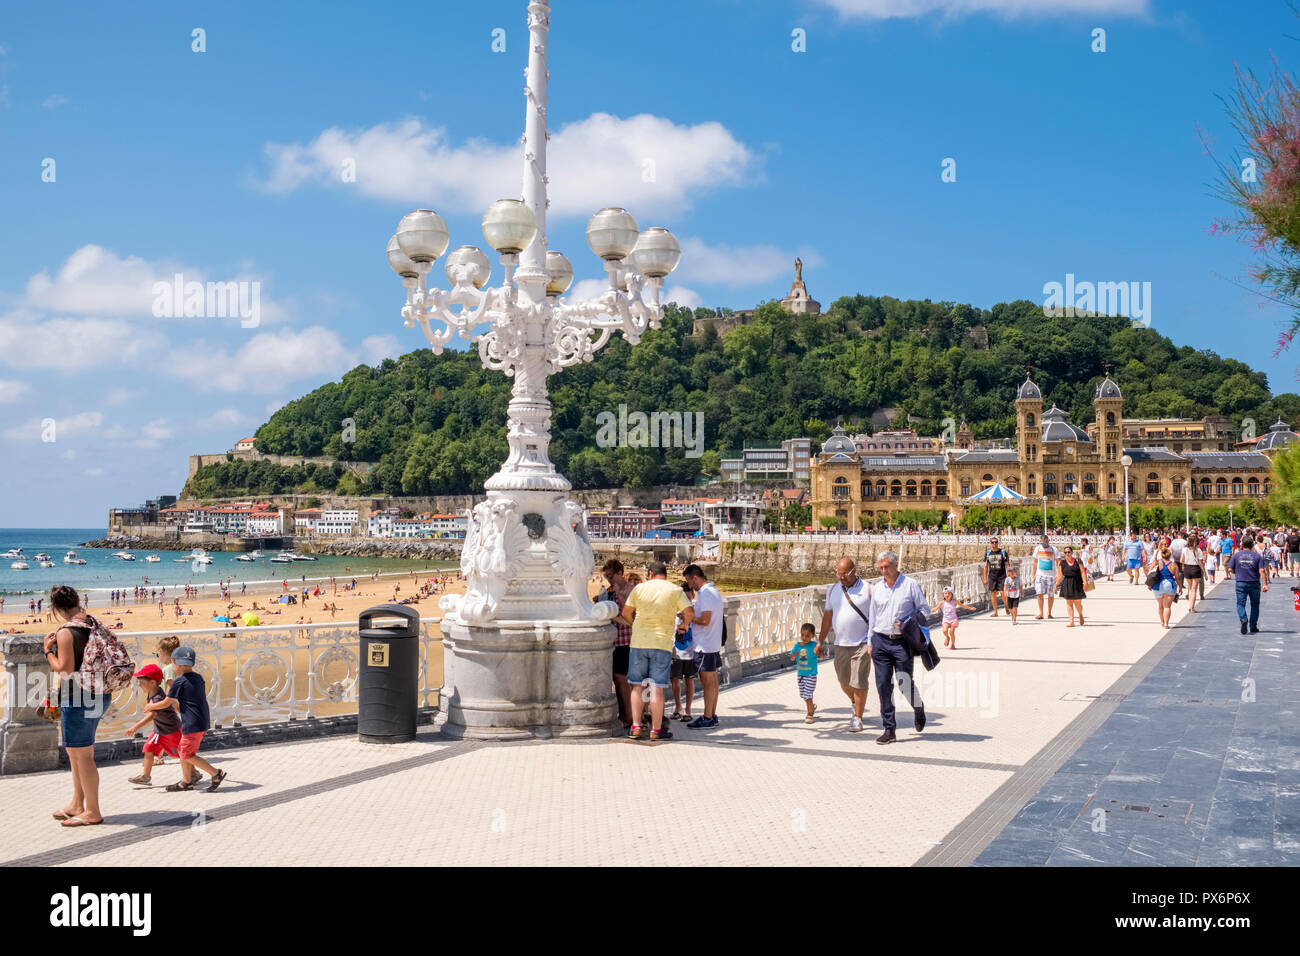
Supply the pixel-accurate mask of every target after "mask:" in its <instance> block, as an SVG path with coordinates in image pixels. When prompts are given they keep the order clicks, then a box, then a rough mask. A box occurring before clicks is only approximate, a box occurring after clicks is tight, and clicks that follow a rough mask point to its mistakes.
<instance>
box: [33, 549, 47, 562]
mask: <svg viewBox="0 0 1300 956" xmlns="http://www.w3.org/2000/svg"><path fill="white" fill-rule="evenodd" d="M36 560H37V561H48V560H50V556H49V555H48V554H46V553H45V552H44V551H38V552H36Z"/></svg>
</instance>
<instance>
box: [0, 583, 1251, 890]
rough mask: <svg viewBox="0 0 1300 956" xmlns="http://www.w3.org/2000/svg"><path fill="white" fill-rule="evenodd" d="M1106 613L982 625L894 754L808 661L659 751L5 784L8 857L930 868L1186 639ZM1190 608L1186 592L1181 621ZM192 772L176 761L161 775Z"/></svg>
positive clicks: (39, 777)
mask: <svg viewBox="0 0 1300 956" xmlns="http://www.w3.org/2000/svg"><path fill="white" fill-rule="evenodd" d="M1227 593H1228V592H1227V590H1226V589H1225V588H1224V587H1223V586H1222V585H1221V586H1220V587H1219V588H1218V589H1217V590H1215V591H1213V592H1212V596H1211V599H1210V600H1211V601H1212V602H1213V603H1216V604H1219V603H1223V602H1224V595H1225V594H1227ZM1207 606H1208V605H1207ZM1085 607H1086V610H1087V613H1088V624H1087V626H1086V627H1076V628H1073V629H1069V628H1066V626H1065V621H1064V620H1063V619H1060V616H1061V615H1063V614H1064V610H1065V608H1064V606H1063V604H1062V603H1061V602H1058V603H1057V615H1058V619H1057V620H1052V621H1037V620H1034V618H1033V605H1032V602H1030V604H1029V605H1027V606H1026V608H1025V610H1026V612H1027V613H1024V614H1022V615H1021V617H1020V624H1019V625H1018V626H1015V627H1012V626H1011V624H1010V622H1009V620H1008V619H1007V618H1006V617H1005V615H1003V616H999V617H998V618H993V617H991V616H990V615H989V614H987V613H984V614H979V615H976V616H973V617H970V618H964V619H963V623H962V625H961V628H960V631H959V645H960V649H959V650H957V651H955V652H954V651H947V652H945V653H944V660H943V663H942V664H941V666H940V667H939V668H938V669H937V670H936V671H935V672H933V674H931V675H929V679H928V680H926V681H924V683H923V684H922V687H923V691H924V693H925V695H926V698H927V708H926V709H927V712H928V715H929V723H928V725H927V727H926V729H925V732H924V733H923V734H917V733H916V732H915V731H914V730H913V729H912V720H911V713H910V709H909V708H908V707H907V705H906V704H905V703H902V702H901V701H900V702H899V718H900V719H899V740H898V742H897V743H895V744H893V745H890V746H887V747H881V746H878V745H876V744H875V742H874V738H875V736H876V735H877V734H879V732H880V726H881V725H880V720H879V707H878V701H877V699H876V695H875V692H874V690H873V691H872V693H871V698H870V702H869V705H868V720H867V729H866V731H864V732H863V733H860V734H850V733H848V732H847V723H848V716H849V713H850V712H849V709H848V702H847V700H846V699H845V698H844V696H843V694H842V693H841V691H840V690H839V688H838V687H836V686H835V684H834V676H833V670H832V669H831V668H830V667H829V666H828V665H827V666H823V668H822V672H821V678H820V684H819V686H818V689H817V695H816V699H817V701H818V703H819V706H820V711H819V719H818V720H817V722H816V723H814V724H811V725H808V724H805V723H804V722H803V706H802V703H801V702H800V700H799V698H798V694H797V690H796V687H795V679H794V674H793V671H792V670H791V671H783V672H780V673H776V674H772V675H769V676H766V677H760V678H755V679H752V680H749V681H745V682H741V683H739V684H736V685H734V686H731V687H727V688H724V690H723V692H722V694H721V702H720V707H719V713H720V716H721V718H722V722H721V725H720V726H719V727H717V728H716V729H713V730H701V731H692V730H689V729H686V728H685V727H682V726H680V725H676V726H674V730H675V731H676V733H677V735H678V736H677V739H676V740H673V741H671V742H663V743H658V744H649V743H647V742H634V741H628V740H625V739H617V738H612V739H607V740H590V741H569V742H565V741H537V742H522V743H508V744H503V743H482V742H472V741H448V740H444V739H442V738H440V737H438V736H436V735H434V734H432V733H425V734H423V735H422V736H421V737H420V738H419V739H418V740H416V741H415V742H413V743H409V744H401V745H395V746H388V747H383V746H374V745H365V744H360V743H358V742H356V741H355V740H354V739H352V738H329V739H321V740H316V741H311V742H306V743H294V744H285V745H274V746H270V745H268V746H265V747H256V748H248V749H242V750H234V751H222V752H218V753H215V754H214V755H213V756H212V759H213V762H214V763H215V764H216V765H217V766H220V767H222V768H224V769H226V770H227V771H228V773H229V774H230V777H229V780H228V781H227V783H226V784H225V785H224V786H223V787H222V789H221V790H220V791H218V792H216V793H206V792H201V793H188V794H169V793H165V792H163V791H162V790H161V787H156V788H154V789H137V788H134V787H132V786H131V785H130V784H128V783H127V782H126V779H127V777H129V776H132V775H133V774H135V773H136V772H137V771H138V765H137V764H135V763H129V764H128V763H123V764H116V765H105V766H102V767H101V769H100V772H101V777H102V801H103V806H104V809H105V814H106V823H105V825H104V826H101V827H94V828H87V829H75V830H73V829H65V828H62V827H60V826H59V825H58V824H57V823H56V822H54V821H53V820H52V819H51V818H50V813H51V812H52V811H53V810H56V809H58V808H59V807H61V806H62V805H63V804H64V803H65V802H66V800H67V797H68V793H69V790H70V778H69V775H68V773H67V772H66V771H62V772H52V773H45V774H33V775H26V776H21V777H4V778H0V862H3V863H6V864H11V865H12V864H16V863H21V864H43V865H64V866H67V865H86V864H90V865H101V866H135V865H151V864H156V863H158V862H160V861H164V860H168V859H176V858H177V856H176V854H177V852H178V851H183V852H184V857H183V858H185V859H189V860H192V861H193V862H194V863H197V864H200V865H209V866H247V865H332V866H337V865H346V864H381V865H382V864H417V865H418V864H424V865H429V864H435V865H436V864H453V865H510V864H596V865H627V864H632V863H652V864H655V865H670V864H675V863H680V862H681V861H682V860H683V859H684V858H687V859H690V861H691V862H692V864H694V865H699V864H719V865H726V864H738V865H743V864H792V865H802V864H823V865H827V864H829V865H851V864H891V865H908V864H912V863H916V862H918V861H920V860H922V858H923V857H926V856H927V854H933V853H934V852H935V851H936V850H941V849H943V848H944V845H945V841H947V840H948V839H949V834H952V833H954V832H960V829H959V828H960V827H961V826H962V825H963V823H964V821H967V819H968V818H970V817H971V816H972V814H974V813H975V812H976V811H977V810H980V809H981V808H982V807H984V805H985V803H986V801H988V800H989V799H990V797H991V796H992V795H994V794H995V793H997V792H1005V788H1006V787H1007V786H1009V785H1011V784H1012V783H1014V782H1015V780H1016V779H1019V778H1018V774H1020V773H1021V772H1022V771H1023V770H1024V769H1025V768H1026V767H1027V766H1031V765H1033V764H1034V761H1036V760H1040V759H1041V758H1040V755H1041V754H1043V753H1045V752H1046V753H1050V752H1051V750H1052V746H1053V743H1054V741H1055V740H1056V739H1057V738H1058V737H1059V736H1060V735H1061V733H1062V731H1063V730H1066V729H1067V728H1069V727H1071V726H1076V725H1077V724H1078V721H1079V720H1080V719H1081V718H1082V717H1083V716H1085V715H1086V714H1087V713H1088V712H1089V711H1088V709H1089V708H1090V707H1093V706H1095V703H1096V702H1097V700H1098V699H1099V698H1102V697H1103V695H1105V694H1106V693H1107V691H1108V689H1109V688H1111V687H1112V686H1113V685H1115V684H1116V682H1117V681H1118V680H1120V679H1121V678H1122V677H1123V675H1124V674H1125V673H1126V672H1128V671H1129V669H1130V668H1131V667H1132V666H1133V665H1134V664H1135V663H1136V662H1138V661H1140V660H1142V659H1143V657H1144V656H1145V655H1147V654H1148V652H1150V651H1152V649H1153V648H1155V647H1156V646H1157V645H1158V644H1159V642H1161V640H1162V639H1164V638H1165V636H1166V631H1165V630H1164V629H1163V628H1161V627H1160V625H1159V623H1158V621H1157V619H1156V613H1155V608H1154V601H1153V600H1152V599H1151V598H1150V596H1149V595H1148V593H1147V592H1146V590H1145V589H1144V588H1140V587H1132V586H1129V585H1127V584H1126V583H1122V582H1119V581H1117V582H1115V583H1108V582H1104V581H1103V582H1101V583H1100V584H1099V586H1098V588H1097V590H1096V591H1094V592H1093V593H1092V595H1091V596H1090V597H1089V598H1088V600H1087V601H1086V602H1085ZM1185 613H1186V604H1185V603H1180V604H1178V605H1176V608H1175V620H1178V619H1179V618H1180V617H1181V616H1182V615H1184V614H1185ZM1199 616H1200V615H1197V617H1199ZM935 634H936V635H938V634H939V632H938V630H936V631H935ZM792 637H793V635H792ZM940 640H941V638H940ZM919 670H920V666H919V664H918V671H919ZM699 706H700V701H699V698H698V696H697V702H696V710H697V712H698V710H699ZM178 774H179V768H178V766H177V765H176V764H175V763H169V764H168V765H167V766H165V767H163V768H159V769H156V770H155V773H154V780H155V781H156V782H157V783H159V784H165V783H167V782H170V781H171V780H172V779H174V778H175V777H176V776H178ZM1019 805H1020V804H1017V805H1016V806H1015V807H1013V808H1011V810H1009V811H1008V812H1007V816H1006V819H1010V818H1011V816H1013V815H1014V813H1015V810H1016V809H1018V807H1019ZM986 816H988V814H987V813H986ZM990 819H993V817H992V816H990ZM1003 822H1005V821H1003ZM1000 825H1001V824H998V826H997V828H996V829H993V830H992V831H991V832H989V833H988V835H987V837H986V838H982V839H981V840H979V841H975V842H974V843H973V844H972V846H973V847H974V849H972V850H971V858H972V859H973V854H974V852H976V851H978V850H982V849H983V846H984V844H985V843H987V841H988V839H992V837H993V836H994V835H995V834H996V832H997V829H1000Z"/></svg>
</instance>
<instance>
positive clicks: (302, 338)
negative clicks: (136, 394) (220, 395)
mask: <svg viewBox="0 0 1300 956" xmlns="http://www.w3.org/2000/svg"><path fill="white" fill-rule="evenodd" d="M195 355H200V356H202V359H201V367H200V368H198V369H196V368H195V367H194V362H195V358H194V356H195ZM363 362H366V357H365V356H364V355H363V354H361V350H360V349H357V348H349V347H347V346H345V345H344V344H343V341H342V340H341V339H340V338H339V337H338V334H337V333H335V332H334V331H332V330H331V329H326V328H322V327H321V326H319V325H315V326H312V327H311V328H308V329H303V330H301V331H298V332H294V331H287V330H286V331H279V332H260V333H258V334H257V335H254V336H253V337H252V338H251V339H249V340H248V341H247V342H246V343H245V344H244V345H243V346H241V347H240V348H239V349H238V350H237V351H236V352H235V353H234V354H230V353H228V352H225V351H223V350H222V349H220V348H217V347H209V346H202V347H197V346H196V347H187V348H186V349H185V351H184V352H178V353H176V354H175V355H174V356H173V358H172V360H171V361H170V362H168V363H167V368H168V370H169V371H170V372H171V373H172V374H173V375H176V376H178V377H182V378H185V379H186V380H188V381H192V382H193V383H194V384H195V385H196V386H198V388H200V389H202V390H204V391H214V390H215V391H221V392H262V393H267V392H275V391H278V390H279V389H281V388H282V387H283V386H284V385H285V384H286V383H288V382H292V381H298V380H300V379H309V380H314V381H320V380H323V379H330V378H333V377H336V376H338V375H340V374H342V373H343V372H345V371H347V370H348V369H350V368H354V367H356V366H357V365H360V364H362V363H363Z"/></svg>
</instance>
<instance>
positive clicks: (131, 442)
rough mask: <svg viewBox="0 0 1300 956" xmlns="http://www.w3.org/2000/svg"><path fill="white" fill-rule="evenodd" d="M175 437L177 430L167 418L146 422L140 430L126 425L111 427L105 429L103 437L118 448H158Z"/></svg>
mask: <svg viewBox="0 0 1300 956" xmlns="http://www.w3.org/2000/svg"><path fill="white" fill-rule="evenodd" d="M174 436H175V429H173V428H172V426H171V425H170V424H169V423H168V421H167V419H165V418H155V419H153V420H152V421H150V422H146V423H145V424H144V425H142V426H141V427H140V428H139V429H136V428H130V427H127V426H126V425H110V426H109V427H108V428H106V429H104V431H103V433H102V435H101V437H103V438H105V439H107V440H108V441H111V442H113V443H115V444H116V445H117V446H119V447H122V446H127V447H131V448H157V447H158V446H159V445H161V444H162V443H163V442H164V441H167V440H168V439H169V438H173V437H174Z"/></svg>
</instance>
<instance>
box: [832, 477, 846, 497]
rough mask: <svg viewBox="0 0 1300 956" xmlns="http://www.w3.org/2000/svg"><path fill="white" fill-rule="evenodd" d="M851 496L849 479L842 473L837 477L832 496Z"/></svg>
mask: <svg viewBox="0 0 1300 956" xmlns="http://www.w3.org/2000/svg"><path fill="white" fill-rule="evenodd" d="M848 496H849V480H848V479H847V478H845V477H844V476H843V475H841V476H840V477H839V478H836V479H835V484H834V487H832V488H831V497H832V498H847V497H848Z"/></svg>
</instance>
